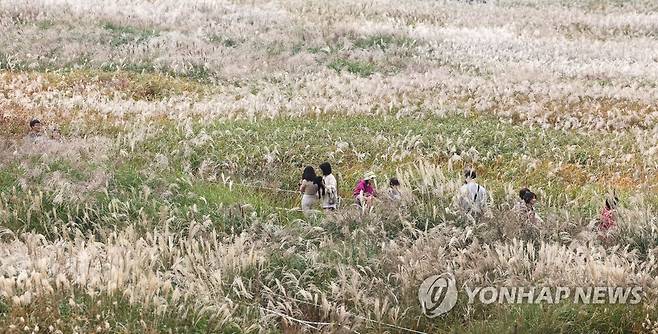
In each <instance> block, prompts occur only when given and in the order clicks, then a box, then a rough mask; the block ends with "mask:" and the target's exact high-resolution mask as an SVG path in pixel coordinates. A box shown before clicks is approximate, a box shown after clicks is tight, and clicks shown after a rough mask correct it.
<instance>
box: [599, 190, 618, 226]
mask: <svg viewBox="0 0 658 334" xmlns="http://www.w3.org/2000/svg"><path fill="white" fill-rule="evenodd" d="M617 203H619V198H617V196H614V197H608V198H606V200H605V205H604V206H603V209H602V210H601V217H600V218H599V231H601V232H608V231H609V230H611V229H614V228H615V227H616V226H617Z"/></svg>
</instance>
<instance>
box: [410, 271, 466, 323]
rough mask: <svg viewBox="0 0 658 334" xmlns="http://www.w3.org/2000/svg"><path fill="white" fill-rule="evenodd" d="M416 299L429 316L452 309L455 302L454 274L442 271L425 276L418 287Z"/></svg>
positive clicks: (455, 284)
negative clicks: (441, 272) (439, 273)
mask: <svg viewBox="0 0 658 334" xmlns="http://www.w3.org/2000/svg"><path fill="white" fill-rule="evenodd" d="M418 300H419V301H420V305H421V308H422V309H423V313H424V314H425V315H426V316H427V317H429V318H434V317H438V316H439V315H441V314H444V313H446V312H448V311H450V310H452V308H453V307H455V304H457V282H456V281H455V276H453V275H452V274H451V273H444V274H441V275H433V276H430V277H428V278H426V279H425V280H424V281H423V283H422V284H421V285H420V288H419V289H418Z"/></svg>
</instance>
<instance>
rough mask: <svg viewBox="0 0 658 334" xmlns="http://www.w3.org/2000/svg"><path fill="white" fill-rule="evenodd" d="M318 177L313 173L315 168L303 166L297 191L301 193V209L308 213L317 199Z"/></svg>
mask: <svg viewBox="0 0 658 334" xmlns="http://www.w3.org/2000/svg"><path fill="white" fill-rule="evenodd" d="M319 189H320V187H319V185H318V177H317V176H316V175H315V169H313V167H311V166H307V167H306V168H304V173H303V174H302V180H301V181H300V182H299V192H301V193H302V211H303V212H304V214H305V215H306V214H308V213H309V212H310V211H311V210H313V206H314V205H315V203H317V201H318V190H319Z"/></svg>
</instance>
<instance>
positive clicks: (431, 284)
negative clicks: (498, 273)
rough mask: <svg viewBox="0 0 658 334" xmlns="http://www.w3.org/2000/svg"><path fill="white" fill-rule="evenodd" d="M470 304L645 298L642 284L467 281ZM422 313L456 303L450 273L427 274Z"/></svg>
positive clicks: (615, 301)
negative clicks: (476, 283) (477, 283)
mask: <svg viewBox="0 0 658 334" xmlns="http://www.w3.org/2000/svg"><path fill="white" fill-rule="evenodd" d="M463 288H464V289H465V291H466V296H467V297H468V300H467V301H466V300H465V302H467V303H468V304H473V303H475V302H476V301H479V302H480V303H481V304H482V305H489V304H494V303H498V304H503V303H504V304H559V303H561V302H571V303H574V304H631V305H635V304H638V303H640V302H641V301H642V298H643V296H645V294H643V292H642V287H641V286H625V287H619V286H576V287H568V286H556V287H550V286H475V287H472V286H468V285H464V286H463ZM418 301H420V307H421V309H422V311H423V313H424V314H425V315H426V316H427V317H429V318H434V317H438V316H439V315H441V314H444V313H447V312H448V311H450V310H452V309H453V308H454V307H455V305H456V304H457V282H456V280H455V276H454V275H453V274H451V273H444V274H441V275H433V276H430V277H428V278H426V279H425V280H424V281H423V283H421V284H420V288H418Z"/></svg>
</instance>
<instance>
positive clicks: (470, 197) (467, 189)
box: [459, 169, 489, 217]
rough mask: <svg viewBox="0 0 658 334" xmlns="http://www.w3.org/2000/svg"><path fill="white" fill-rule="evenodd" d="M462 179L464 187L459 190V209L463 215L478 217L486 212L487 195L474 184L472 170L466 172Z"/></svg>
mask: <svg viewBox="0 0 658 334" xmlns="http://www.w3.org/2000/svg"><path fill="white" fill-rule="evenodd" d="M464 177H465V178H466V180H465V181H464V185H463V186H461V188H460V189H459V208H460V210H461V211H462V212H463V213H466V214H469V215H471V216H473V217H479V216H481V215H483V214H484V213H485V211H486V210H487V206H488V201H489V193H488V192H487V189H485V188H484V187H483V186H481V185H479V184H478V183H477V182H476V180H475V179H476V178H477V174H476V173H475V171H474V170H472V169H470V170H467V171H466V173H465V174H464Z"/></svg>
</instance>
